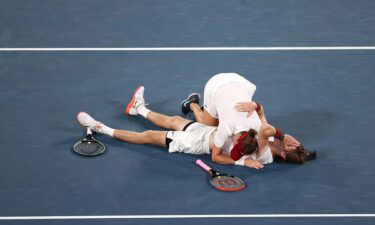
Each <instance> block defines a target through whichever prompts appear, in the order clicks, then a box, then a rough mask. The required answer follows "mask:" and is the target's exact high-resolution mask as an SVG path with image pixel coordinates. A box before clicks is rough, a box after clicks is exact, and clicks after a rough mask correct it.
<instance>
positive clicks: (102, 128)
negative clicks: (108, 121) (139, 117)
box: [98, 123, 115, 137]
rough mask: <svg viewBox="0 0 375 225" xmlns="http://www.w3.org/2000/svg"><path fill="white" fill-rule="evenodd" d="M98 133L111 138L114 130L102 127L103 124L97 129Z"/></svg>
mask: <svg viewBox="0 0 375 225" xmlns="http://www.w3.org/2000/svg"><path fill="white" fill-rule="evenodd" d="M98 131H99V132H100V133H102V134H106V135H108V136H111V137H113V132H114V131H115V130H114V129H112V128H110V127H107V126H106V125H104V124H103V123H102V124H101V125H100V128H99V129H98Z"/></svg>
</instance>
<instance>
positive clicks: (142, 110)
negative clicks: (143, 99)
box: [137, 104, 151, 119]
mask: <svg viewBox="0 0 375 225" xmlns="http://www.w3.org/2000/svg"><path fill="white" fill-rule="evenodd" d="M137 112H138V114H140V115H142V116H143V117H144V118H146V119H147V114H148V113H149V112H151V110H149V109H148V108H146V106H145V105H144V104H142V105H140V106H138V107H137Z"/></svg>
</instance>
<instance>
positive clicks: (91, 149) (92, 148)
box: [73, 128, 105, 156]
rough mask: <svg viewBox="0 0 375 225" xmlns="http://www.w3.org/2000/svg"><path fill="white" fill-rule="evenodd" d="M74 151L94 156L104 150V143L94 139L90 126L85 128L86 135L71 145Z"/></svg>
mask: <svg viewBox="0 0 375 225" xmlns="http://www.w3.org/2000/svg"><path fill="white" fill-rule="evenodd" d="M73 150H74V152H75V153H77V154H80V155H84V156H96V155H100V154H102V153H103V152H104V151H105V145H103V144H102V143H100V142H99V141H98V140H96V139H95V138H94V137H93V135H92V132H91V129H90V128H87V134H86V137H85V138H84V139H82V140H80V141H78V142H77V143H75V144H74V145H73Z"/></svg>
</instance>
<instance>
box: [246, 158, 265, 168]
mask: <svg viewBox="0 0 375 225" xmlns="http://www.w3.org/2000/svg"><path fill="white" fill-rule="evenodd" d="M245 166H247V167H250V168H254V169H262V168H263V167H264V166H263V164H262V163H260V162H258V161H256V160H252V159H245Z"/></svg>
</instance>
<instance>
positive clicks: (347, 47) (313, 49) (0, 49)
mask: <svg viewBox="0 0 375 225" xmlns="http://www.w3.org/2000/svg"><path fill="white" fill-rule="evenodd" d="M316 50H320V51H335V50H375V46H332V47H160V48H159V47H156V48H153V47H150V48H149V47H146V48H136V47H135V48H0V52H8V51H9V52H10V51H316Z"/></svg>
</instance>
